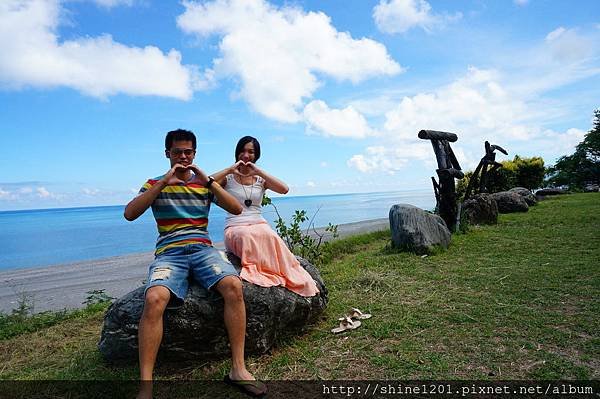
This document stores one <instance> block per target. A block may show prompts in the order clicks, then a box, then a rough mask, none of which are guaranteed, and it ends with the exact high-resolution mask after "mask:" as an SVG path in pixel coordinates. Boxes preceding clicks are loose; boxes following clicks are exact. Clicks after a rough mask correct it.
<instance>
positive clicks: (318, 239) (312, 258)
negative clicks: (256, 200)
mask: <svg viewBox="0 0 600 399" xmlns="http://www.w3.org/2000/svg"><path fill="white" fill-rule="evenodd" d="M266 205H271V206H272V207H273V208H274V209H275V213H276V214H277V220H276V221H275V223H276V225H275V229H276V230H277V234H279V236H280V237H281V239H282V240H283V241H285V243H286V244H287V246H288V248H289V249H290V251H292V253H293V254H294V255H298V256H301V257H302V258H304V259H306V260H307V261H309V262H310V263H312V264H314V265H317V264H320V263H321V262H322V260H323V257H324V255H325V252H324V250H325V248H326V247H327V246H328V245H329V243H328V242H325V241H324V238H325V234H327V233H329V234H331V235H332V237H333V238H336V237H337V236H338V231H337V230H338V226H337V225H334V224H331V223H329V224H328V225H327V227H325V231H324V232H323V233H319V232H318V231H317V230H316V229H315V227H314V223H313V220H314V218H315V216H316V215H317V213H318V212H319V211H318V210H317V212H315V214H314V215H313V217H312V218H311V219H310V220H309V218H308V216H307V215H306V211H305V210H301V211H298V210H296V211H295V213H294V216H293V217H292V221H291V223H290V225H289V226H288V225H287V224H286V222H285V220H283V218H282V217H281V215H280V214H279V210H278V209H277V207H276V206H275V204H273V202H272V201H271V198H269V197H268V196H267V195H265V196H264V197H263V200H262V206H266ZM307 221H308V222H309V223H308V227H307V228H306V230H305V231H302V227H301V225H302V224H303V223H305V222H307ZM311 229H312V231H313V235H310V234H309V232H310V230H311Z"/></svg>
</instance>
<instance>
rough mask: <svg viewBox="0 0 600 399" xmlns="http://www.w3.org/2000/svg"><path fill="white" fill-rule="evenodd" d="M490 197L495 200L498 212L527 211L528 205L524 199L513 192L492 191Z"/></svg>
mask: <svg viewBox="0 0 600 399" xmlns="http://www.w3.org/2000/svg"><path fill="white" fill-rule="evenodd" d="M492 198H493V199H495V200H496V204H497V205H498V212H500V213H513V212H527V211H528V210H529V205H527V202H526V201H525V199H524V198H523V197H522V196H520V195H519V194H517V193H515V192H510V191H501V192H499V193H493V194H492Z"/></svg>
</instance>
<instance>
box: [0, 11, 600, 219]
mask: <svg viewBox="0 0 600 399" xmlns="http://www.w3.org/2000/svg"><path fill="white" fill-rule="evenodd" d="M0 54H2V57H1V58H0V135H1V137H2V142H3V146H4V151H2V156H1V157H0V210H13V209H31V208H52V207H71V206H93V205H116V204H124V203H126V202H127V201H128V200H129V199H130V198H131V197H132V196H133V195H134V194H135V193H136V192H137V190H138V189H139V187H140V185H141V184H142V183H143V182H144V181H145V180H146V179H147V178H149V177H154V176H158V175H161V174H162V173H164V172H165V171H166V170H167V168H168V161H167V160H166V159H165V158H164V154H163V143H164V135H165V133H166V132H167V131H169V130H172V129H176V128H185V129H190V130H193V131H194V132H196V134H197V136H198V153H197V158H196V161H197V162H196V163H197V164H198V165H199V166H200V167H201V168H202V169H204V170H205V171H207V172H208V173H210V172H214V171H216V170H220V169H222V168H224V167H226V166H228V165H230V164H231V163H233V149H234V146H235V144H236V142H237V140H238V139H239V138H240V137H241V136H243V135H247V134H249V135H253V136H256V137H257V138H258V139H259V140H260V142H261V145H262V150H263V155H262V158H261V160H260V166H261V167H263V168H264V169H265V170H267V171H268V172H270V173H272V174H274V175H276V176H278V177H280V178H281V179H283V180H284V181H286V182H287V183H288V184H289V185H290V188H291V193H290V195H312V194H331V193H349V192H374V191H394V190H410V189H422V188H429V187H430V176H432V175H434V173H435V172H434V171H435V168H436V165H435V158H434V154H433V151H432V148H431V145H430V144H429V143H427V142H424V141H422V140H419V139H418V138H417V133H418V131H419V130H421V129H433V130H444V131H450V132H454V133H456V134H458V136H459V140H458V141H457V142H456V143H454V144H453V149H454V151H455V153H456V154H457V157H458V159H459V162H460V163H461V166H462V167H463V169H464V170H468V169H473V168H474V166H476V164H477V162H478V161H479V159H480V158H481V156H482V155H483V151H484V149H483V143H484V141H485V140H488V141H490V142H492V143H493V144H498V145H500V146H502V147H504V148H506V149H507V150H508V151H509V156H508V158H512V157H513V156H514V155H516V154H518V155H521V156H542V157H544V159H545V160H546V163H550V164H551V163H553V162H554V161H555V160H556V158H557V157H559V156H561V155H565V154H569V153H571V152H572V151H573V149H574V146H575V145H576V144H577V143H578V142H579V141H581V139H582V138H583V135H584V134H585V132H587V131H588V130H589V129H590V127H591V121H592V116H593V110H594V109H596V108H598V107H599V106H600V102H599V96H598V94H599V93H600V2H598V1H597V0H587V1H586V0H579V1H576V2H573V1H566V0H565V1H561V0H552V1H550V0H546V1H542V0H528V1H526V0H518V1H517V0H514V1H511V0H493V1H491V0H490V1H483V0H470V1H467V0H463V1H460V0H452V1H435V0H429V1H425V0H374V1H368V0H343V1H341V0H340V1H338V0H327V1H284V2H267V1H261V0H215V1H183V2H176V1H151V0H88V1H85V0H63V1H59V0H43V1H42V0H31V1H29V0H3V1H2V2H0ZM500 159H503V158H500Z"/></svg>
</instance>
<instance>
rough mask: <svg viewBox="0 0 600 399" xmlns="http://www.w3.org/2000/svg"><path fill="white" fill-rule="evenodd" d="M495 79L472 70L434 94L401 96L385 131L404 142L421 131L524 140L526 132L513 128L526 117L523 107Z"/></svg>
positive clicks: (494, 74)
mask: <svg viewBox="0 0 600 399" xmlns="http://www.w3.org/2000/svg"><path fill="white" fill-rule="evenodd" d="M498 77H499V76H498V74H497V72H495V71H491V70H480V69H477V68H474V67H471V68H469V71H468V73H467V75H466V76H464V77H462V78H460V79H457V80H456V81H454V82H453V83H451V84H449V85H447V86H444V87H441V88H440V89H438V90H436V91H435V92H432V93H420V94H417V95H415V96H413V97H404V98H403V99H402V100H401V101H400V103H399V104H398V106H397V107H395V109H393V110H392V111H390V112H388V113H387V114H386V122H385V124H384V127H385V130H386V131H387V132H388V134H393V135H394V137H396V138H398V139H405V140H410V139H414V138H415V137H416V136H417V133H418V132H419V131H420V130H421V129H428V130H442V131H450V132H456V133H459V134H460V135H461V136H462V139H463V140H464V139H465V138H467V137H469V136H475V137H477V138H478V137H479V136H480V133H479V132H484V131H485V132H486V133H490V132H494V135H495V136H509V137H511V138H514V139H522V140H526V139H527V138H529V135H528V132H527V130H526V129H525V130H520V129H514V128H515V126H516V125H518V124H519V121H521V120H523V119H524V118H525V116H526V113H525V105H524V104H523V103H522V102H521V101H519V99H518V98H514V97H513V96H511V95H510V93H508V92H507V91H506V90H505V89H504V88H503V87H502V86H501V85H500V83H499V82H498Z"/></svg>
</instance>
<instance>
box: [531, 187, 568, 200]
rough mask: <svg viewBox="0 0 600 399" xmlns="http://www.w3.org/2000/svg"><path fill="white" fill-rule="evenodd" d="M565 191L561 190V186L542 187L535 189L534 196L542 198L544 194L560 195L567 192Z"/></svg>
mask: <svg viewBox="0 0 600 399" xmlns="http://www.w3.org/2000/svg"><path fill="white" fill-rule="evenodd" d="M567 193H568V192H567V191H566V190H563V189H562V188H554V187H549V188H542V189H541V190H537V191H536V192H535V196H536V197H537V199H544V197H546V196H550V195H562V194H567Z"/></svg>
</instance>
